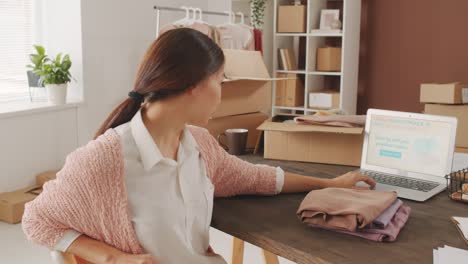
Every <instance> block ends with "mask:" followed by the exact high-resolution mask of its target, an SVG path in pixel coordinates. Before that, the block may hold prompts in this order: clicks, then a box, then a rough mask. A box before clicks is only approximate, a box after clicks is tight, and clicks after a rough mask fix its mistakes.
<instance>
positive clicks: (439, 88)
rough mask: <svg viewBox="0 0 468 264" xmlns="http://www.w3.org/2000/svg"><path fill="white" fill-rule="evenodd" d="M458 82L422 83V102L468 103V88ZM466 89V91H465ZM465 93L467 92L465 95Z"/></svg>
mask: <svg viewBox="0 0 468 264" xmlns="http://www.w3.org/2000/svg"><path fill="white" fill-rule="evenodd" d="M463 86H464V85H463V84H461V83H459V82H456V83H446V84H438V83H423V84H421V91H420V99H419V100H420V101H421V103H440V104H462V103H468V98H464V97H468V88H463ZM465 90H466V91H465ZM464 93H465V94H466V95H465V96H464Z"/></svg>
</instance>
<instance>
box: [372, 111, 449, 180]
mask: <svg viewBox="0 0 468 264" xmlns="http://www.w3.org/2000/svg"><path fill="white" fill-rule="evenodd" d="M370 122H371V123H370V129H369V141H368V145H367V146H368V147H367V160H366V163H367V164H369V165H374V166H380V167H385V168H391V169H399V170H404V171H408V172H415V173H422V174H429V175H436V176H443V175H445V174H446V173H447V172H446V168H447V156H448V154H449V153H448V152H449V145H450V137H451V133H452V131H451V124H450V123H446V122H441V121H429V120H422V119H414V118H405V117H394V116H383V115H372V117H371V121H370Z"/></svg>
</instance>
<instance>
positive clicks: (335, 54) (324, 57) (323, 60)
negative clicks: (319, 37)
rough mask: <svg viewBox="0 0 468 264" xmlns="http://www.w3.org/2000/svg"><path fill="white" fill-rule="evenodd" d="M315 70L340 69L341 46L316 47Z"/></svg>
mask: <svg viewBox="0 0 468 264" xmlns="http://www.w3.org/2000/svg"><path fill="white" fill-rule="evenodd" d="M317 71H338V72H339V71H341V48H335V47H325V48H318V49H317Z"/></svg>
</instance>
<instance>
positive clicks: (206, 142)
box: [187, 125, 218, 153]
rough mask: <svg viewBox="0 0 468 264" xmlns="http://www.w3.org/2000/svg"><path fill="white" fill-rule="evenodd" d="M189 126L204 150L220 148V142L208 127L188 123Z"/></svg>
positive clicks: (211, 150) (209, 150) (210, 150)
mask: <svg viewBox="0 0 468 264" xmlns="http://www.w3.org/2000/svg"><path fill="white" fill-rule="evenodd" d="M187 127H188V129H189V131H190V132H191V133H192V135H193V137H194V138H195V141H196V142H197V145H198V146H199V148H200V149H201V150H202V152H205V153H207V152H208V153H209V152H213V151H216V150H217V149H218V142H217V141H216V139H215V138H214V137H213V135H211V133H210V131H208V129H206V128H203V127H199V126H194V125H188V126H187Z"/></svg>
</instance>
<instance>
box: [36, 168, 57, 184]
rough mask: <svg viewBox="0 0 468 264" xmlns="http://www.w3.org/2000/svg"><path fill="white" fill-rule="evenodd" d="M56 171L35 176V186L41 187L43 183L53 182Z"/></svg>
mask: <svg viewBox="0 0 468 264" xmlns="http://www.w3.org/2000/svg"><path fill="white" fill-rule="evenodd" d="M57 172H58V171H56V170H53V171H44V172H41V173H39V174H38V175H36V185H39V186H43V185H44V183H46V182H48V181H51V180H54V179H55V178H56V177H57Z"/></svg>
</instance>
